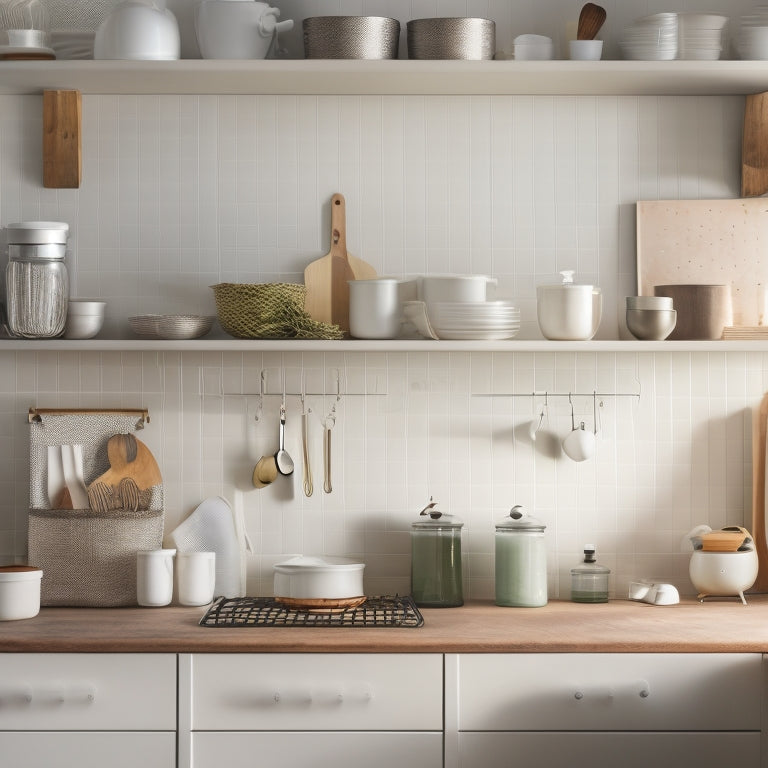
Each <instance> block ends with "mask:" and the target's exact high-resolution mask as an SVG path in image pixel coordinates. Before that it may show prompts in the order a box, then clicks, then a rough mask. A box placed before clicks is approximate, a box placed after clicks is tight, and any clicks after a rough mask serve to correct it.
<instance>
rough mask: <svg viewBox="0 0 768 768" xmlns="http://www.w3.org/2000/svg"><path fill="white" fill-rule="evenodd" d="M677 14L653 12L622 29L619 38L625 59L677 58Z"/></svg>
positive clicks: (653, 59) (662, 59)
mask: <svg viewBox="0 0 768 768" xmlns="http://www.w3.org/2000/svg"><path fill="white" fill-rule="evenodd" d="M677 28H678V21H677V14H676V13H654V14H653V15H652V16H643V17H642V18H639V19H636V20H635V21H634V23H633V24H630V25H629V26H628V27H626V28H625V30H624V39H623V40H621V42H620V43H619V45H620V46H621V50H622V53H623V54H624V58H625V59H632V60H634V61H670V60H672V59H675V58H677V45H678V43H677Z"/></svg>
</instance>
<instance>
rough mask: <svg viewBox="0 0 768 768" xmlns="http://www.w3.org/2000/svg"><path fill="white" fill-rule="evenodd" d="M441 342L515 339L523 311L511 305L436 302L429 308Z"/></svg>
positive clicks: (501, 303) (502, 301)
mask: <svg viewBox="0 0 768 768" xmlns="http://www.w3.org/2000/svg"><path fill="white" fill-rule="evenodd" d="M427 314H428V315H429V321H430V323H431V325H432V328H433V330H434V331H435V333H436V334H437V336H438V337H439V338H441V339H453V340H463V339H484V340H486V341H492V340H495V339H511V338H512V337H513V336H516V335H517V332H518V331H519V330H520V310H519V309H518V308H517V307H515V306H514V305H513V304H512V302H511V301H506V300H503V299H499V300H496V301H483V302H454V301H451V302H435V303H433V304H429V305H428V306H427Z"/></svg>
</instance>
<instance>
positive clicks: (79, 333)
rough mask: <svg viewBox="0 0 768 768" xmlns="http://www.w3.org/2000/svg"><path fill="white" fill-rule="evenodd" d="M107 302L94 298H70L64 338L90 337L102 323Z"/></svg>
mask: <svg viewBox="0 0 768 768" xmlns="http://www.w3.org/2000/svg"><path fill="white" fill-rule="evenodd" d="M106 306H107V303H106V302H105V301H97V300H95V299H70V300H69V302H68V303H67V320H66V322H65V324H64V338H65V339H91V338H93V337H94V336H95V335H96V334H97V333H98V332H99V331H100V330H101V327H102V325H103V324H104V311H105V309H106Z"/></svg>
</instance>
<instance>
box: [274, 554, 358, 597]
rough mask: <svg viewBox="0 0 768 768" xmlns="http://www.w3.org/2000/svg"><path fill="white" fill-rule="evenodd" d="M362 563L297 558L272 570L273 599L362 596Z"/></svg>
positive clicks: (310, 557)
mask: <svg viewBox="0 0 768 768" xmlns="http://www.w3.org/2000/svg"><path fill="white" fill-rule="evenodd" d="M364 568H365V564H364V563H357V562H355V561H354V560H349V559H347V558H344V557H325V556H323V555H321V556H311V555H297V556H296V557H292V558H290V559H289V560H285V561H283V562H282V563H276V564H275V566H274V570H275V577H274V591H275V596H276V597H288V598H293V599H304V600H343V599H345V598H350V597H358V596H361V595H364V594H365V592H364V591H363V569H364Z"/></svg>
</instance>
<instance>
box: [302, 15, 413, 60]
mask: <svg viewBox="0 0 768 768" xmlns="http://www.w3.org/2000/svg"><path fill="white" fill-rule="evenodd" d="M303 27H304V56H305V58H307V59H396V58H397V49H398V43H399V42H400V22H399V21H397V19H388V18H386V17H384V16H311V17H309V18H307V19H304V23H303Z"/></svg>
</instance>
